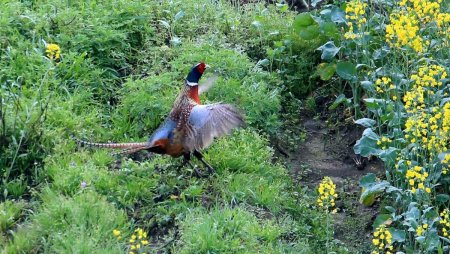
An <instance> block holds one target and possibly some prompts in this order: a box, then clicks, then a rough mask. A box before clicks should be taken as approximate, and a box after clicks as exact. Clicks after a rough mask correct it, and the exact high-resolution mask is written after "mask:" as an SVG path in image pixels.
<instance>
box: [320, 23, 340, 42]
mask: <svg viewBox="0 0 450 254" xmlns="http://www.w3.org/2000/svg"><path fill="white" fill-rule="evenodd" d="M320 28H321V29H322V32H323V34H325V35H326V36H328V37H330V38H335V37H336V36H337V35H338V33H339V32H338V29H337V27H336V24H335V23H334V22H323V23H321V24H320Z"/></svg>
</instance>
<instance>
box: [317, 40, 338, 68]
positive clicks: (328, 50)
mask: <svg viewBox="0 0 450 254" xmlns="http://www.w3.org/2000/svg"><path fill="white" fill-rule="evenodd" d="M340 49H341V47H339V48H338V47H336V46H335V45H334V42H333V41H328V42H327V43H325V44H323V45H322V46H320V47H318V48H317V50H320V51H322V56H321V58H322V59H323V60H331V59H333V58H334V56H335V55H336V54H337V53H338V52H339V50H340ZM333 72H334V71H333Z"/></svg>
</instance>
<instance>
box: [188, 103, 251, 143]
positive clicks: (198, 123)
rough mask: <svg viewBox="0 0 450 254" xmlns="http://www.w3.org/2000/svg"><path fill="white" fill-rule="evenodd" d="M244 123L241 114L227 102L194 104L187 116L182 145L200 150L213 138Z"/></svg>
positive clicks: (227, 132)
mask: <svg viewBox="0 0 450 254" xmlns="http://www.w3.org/2000/svg"><path fill="white" fill-rule="evenodd" d="M243 125H244V119H243V116H242V115H241V114H240V113H239V112H238V111H237V110H236V109H235V108H234V107H233V106H232V105H229V104H222V103H215V104H209V105H197V106H195V107H194V108H193V109H192V111H191V114H190V116H189V123H188V126H187V132H186V139H185V143H184V146H185V147H186V148H187V150H189V151H192V150H194V149H196V150H201V149H203V148H205V147H207V146H209V145H210V144H211V143H212V142H213V140H214V138H217V137H221V136H224V135H226V134H229V133H230V132H231V130H232V129H234V128H236V127H240V126H243Z"/></svg>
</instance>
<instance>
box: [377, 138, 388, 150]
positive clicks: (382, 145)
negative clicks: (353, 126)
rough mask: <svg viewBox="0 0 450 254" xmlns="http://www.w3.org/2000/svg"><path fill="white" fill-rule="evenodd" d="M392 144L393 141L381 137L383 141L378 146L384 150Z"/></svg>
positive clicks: (378, 142)
mask: <svg viewBox="0 0 450 254" xmlns="http://www.w3.org/2000/svg"><path fill="white" fill-rule="evenodd" d="M390 143H392V140H391V139H390V138H387V137H381V139H379V140H378V141H377V145H379V146H381V149H383V150H384V149H386V148H387V146H388V145H389V144H390Z"/></svg>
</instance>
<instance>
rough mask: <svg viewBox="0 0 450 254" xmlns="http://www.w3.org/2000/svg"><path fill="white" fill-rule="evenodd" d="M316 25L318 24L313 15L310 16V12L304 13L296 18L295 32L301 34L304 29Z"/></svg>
mask: <svg viewBox="0 0 450 254" xmlns="http://www.w3.org/2000/svg"><path fill="white" fill-rule="evenodd" d="M315 23H316V22H315V21H314V19H313V18H312V17H311V14H309V13H308V12H304V13H300V14H298V15H297V17H295V20H294V24H293V25H294V29H295V31H297V32H300V31H302V30H303V29H304V28H306V27H308V26H311V25H313V24H315Z"/></svg>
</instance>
